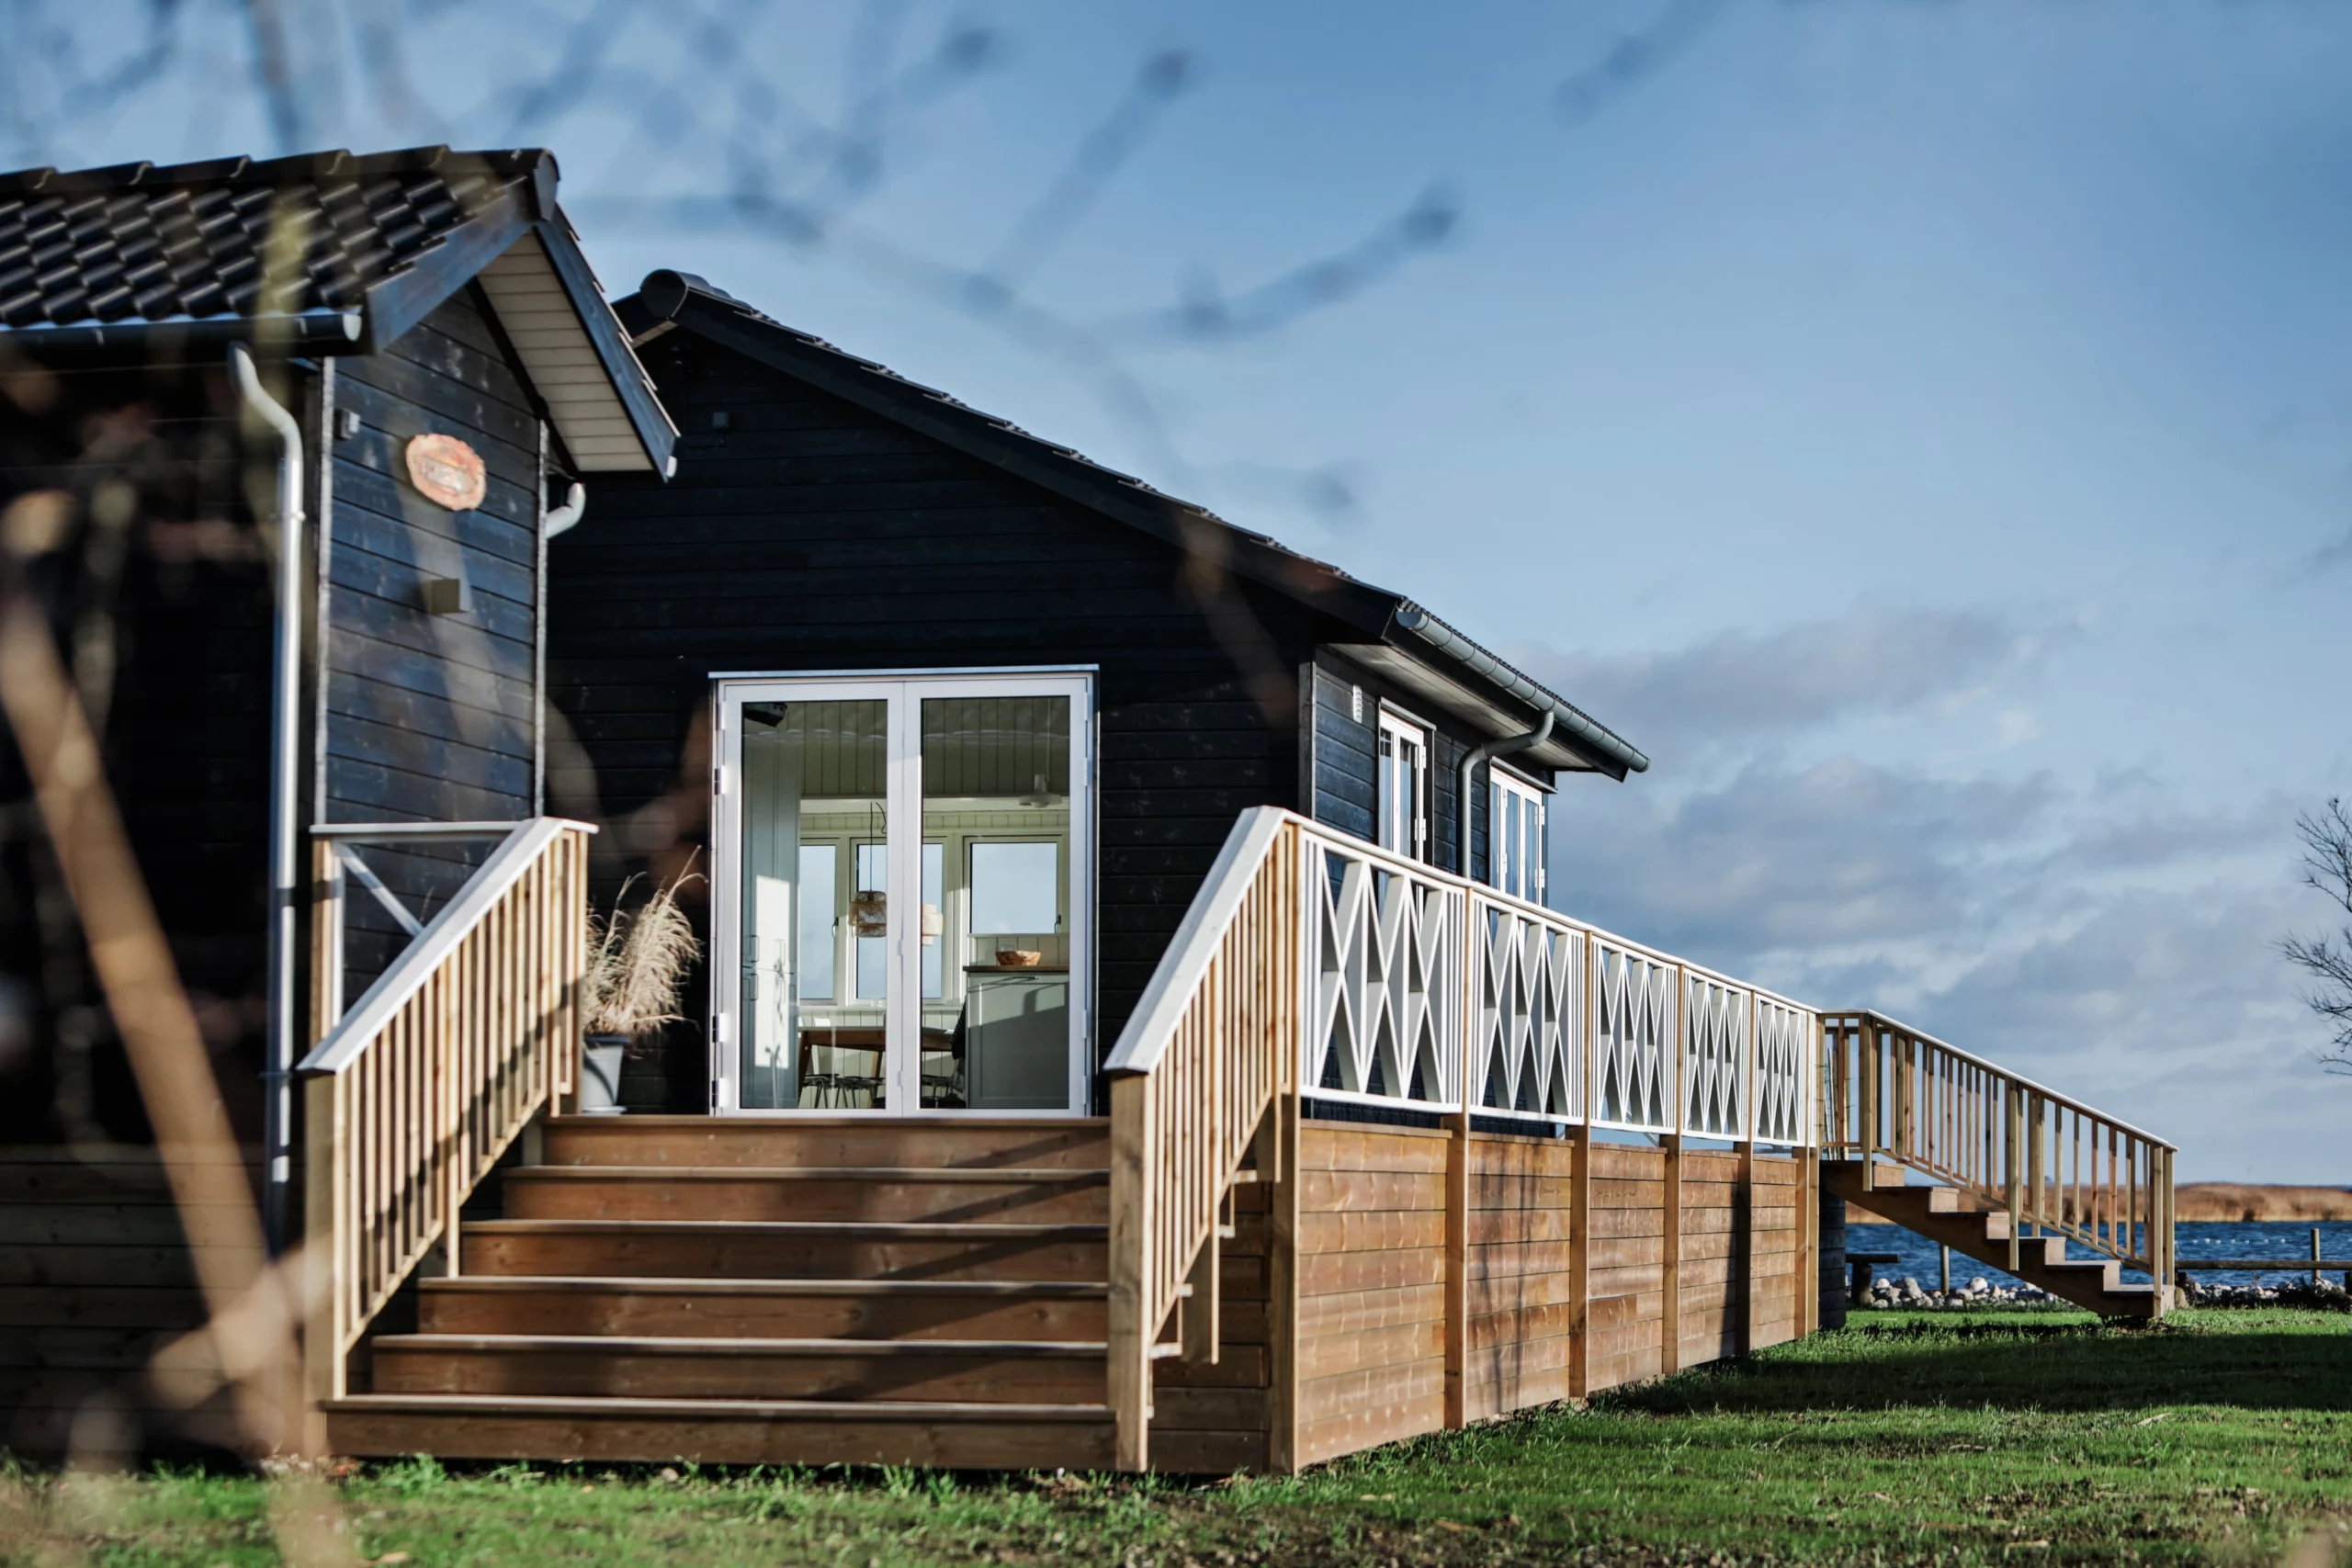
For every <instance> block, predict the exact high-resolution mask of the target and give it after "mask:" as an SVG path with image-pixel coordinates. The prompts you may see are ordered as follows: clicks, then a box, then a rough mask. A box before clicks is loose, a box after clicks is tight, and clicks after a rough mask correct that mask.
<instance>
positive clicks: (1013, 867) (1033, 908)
mask: <svg viewBox="0 0 2352 1568" xmlns="http://www.w3.org/2000/svg"><path fill="white" fill-rule="evenodd" d="M922 836H923V845H924V867H923V870H924V883H925V895H924V896H925V899H926V901H928V900H929V898H930V886H931V870H932V867H931V863H930V853H931V850H932V847H933V846H934V845H936V846H937V847H938V849H939V851H940V883H939V889H940V904H941V909H940V916H939V919H938V926H939V937H938V942H937V947H936V951H937V952H938V953H939V955H940V957H939V985H938V988H937V991H936V992H935V993H934V992H933V987H932V986H931V984H930V980H931V974H932V970H931V962H932V961H931V956H930V953H929V952H928V951H927V952H926V953H925V959H924V981H925V984H924V987H923V991H924V995H923V1003H922V1098H923V1103H924V1104H925V1105H936V1106H941V1107H957V1108H967V1109H971V1110H978V1111H1061V1110H1066V1109H1068V1108H1069V1060H1070V1021H1071V1011H1070V988H1069V987H1070V975H1069V951H1070V950H1069V908H1070V901H1069V870H1070V858H1069V845H1070V702H1069V698H1068V697H1011V696H1008V697H931V698H925V699H924V700H923V703H922Z"/></svg>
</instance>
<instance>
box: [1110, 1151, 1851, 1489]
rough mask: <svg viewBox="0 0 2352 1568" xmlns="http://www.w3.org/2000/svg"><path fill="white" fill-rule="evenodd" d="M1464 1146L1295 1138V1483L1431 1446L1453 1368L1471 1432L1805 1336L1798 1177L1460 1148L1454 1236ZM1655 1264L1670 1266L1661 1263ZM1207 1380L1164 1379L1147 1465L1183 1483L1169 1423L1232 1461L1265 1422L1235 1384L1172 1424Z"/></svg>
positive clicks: (1640, 1157) (1763, 1165)
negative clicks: (1671, 1206) (1392, 1445)
mask: <svg viewBox="0 0 2352 1568" xmlns="http://www.w3.org/2000/svg"><path fill="white" fill-rule="evenodd" d="M1462 1137H1463V1134H1461V1133H1460V1132H1458V1131H1451V1130H1449V1131H1424V1130H1420V1129H1416V1128H1398V1127H1379V1126H1363V1125H1359V1124H1354V1123H1345V1122H1306V1123H1304V1124H1303V1125H1302V1126H1301V1128H1300V1131H1299V1145H1298V1147H1299V1158H1298V1195H1297V1201H1298V1218H1297V1237H1298V1241H1297V1257H1296V1263H1295V1280H1296V1286H1295V1288H1296V1292H1297V1301H1296V1303H1295V1321H1296V1325H1297V1327H1296V1344H1295V1373H1296V1378H1297V1394H1296V1423H1297V1424H1296V1427H1295V1442H1294V1445H1293V1449H1292V1453H1293V1458H1294V1462H1295V1463H1296V1464H1299V1465H1305V1464H1312V1463H1315V1462H1317V1461H1322V1460H1329V1459H1333V1458H1337V1457H1338V1456H1340V1455H1341V1454H1346V1453H1351V1452H1353V1451H1355V1450H1360V1449H1365V1448H1370V1447H1372V1446H1374V1445H1375V1444H1379V1443H1385V1442H1392V1441H1395V1440H1397V1439H1398V1438H1408V1437H1412V1436H1415V1435H1417V1434H1419V1433H1422V1432H1430V1431H1436V1430H1439V1429H1441V1428H1442V1427H1444V1426H1446V1425H1447V1424H1448V1412H1447V1371H1448V1367H1449V1353H1450V1352H1451V1354H1452V1355H1453V1357H1455V1358H1458V1361H1459V1369H1460V1379H1459V1382H1460V1391H1459V1396H1458V1397H1459V1416H1458V1419H1461V1420H1464V1421H1478V1420H1490V1419H1494V1418H1497V1417H1499V1416H1507V1415H1509V1414H1510V1413H1511V1412H1513V1411H1516V1410H1524V1409H1527V1408H1530V1407H1531V1406H1534V1405H1540V1404H1551V1403H1553V1402H1555V1401H1558V1400H1563V1399H1568V1398H1573V1397H1577V1396H1580V1395H1582V1394H1586V1393H1596V1392H1598V1391H1600V1390H1601V1389H1606V1388H1610V1387H1613V1386H1616V1385H1618V1384H1621V1383H1627V1382H1634V1381H1637V1380H1639V1379H1642V1378H1647V1377H1653V1376H1656V1375H1657V1374H1658V1373H1659V1372H1660V1371H1672V1370H1676V1369H1679V1368H1681V1367H1689V1366H1693V1365H1697V1364H1699V1363H1701V1362H1704V1361H1711V1360H1717V1359H1724V1358H1726V1357H1732V1356H1737V1355H1740V1354H1743V1353H1745V1352H1746V1351H1747V1350H1751V1349H1757V1348H1763V1347H1765V1346H1768V1345H1776V1344H1780V1343H1782V1342H1784V1341H1786V1340H1789V1339H1792V1338H1794V1337H1797V1336H1798V1334H1800V1333H1801V1332H1802V1331H1803V1324H1804V1314H1803V1304H1804V1300H1803V1293H1802V1291H1801V1290H1800V1286H1801V1284H1802V1282H1803V1281H1804V1280H1807V1279H1809V1278H1810V1276H1811V1270H1810V1268H1809V1266H1808V1264H1807V1262H1806V1259H1805V1257H1804V1249H1805V1247H1807V1246H1808V1245H1809V1241H1808V1235H1807V1232H1806V1231H1805V1229H1804V1227H1803V1226H1802V1224H1800V1216H1801V1213H1802V1204H1801V1203H1800V1201H1799V1200H1800V1198H1801V1197H1802V1196H1803V1195H1804V1192H1805V1190H1806V1189H1805V1186H1804V1166H1803V1164H1802V1163H1801V1162H1800V1161H1798V1160H1796V1159H1794V1158H1792V1157H1790V1156H1786V1155H1776V1154H1764V1153H1757V1152H1753V1151H1747V1150H1724V1149H1715V1148H1703V1149H1702V1148H1688V1149H1683V1150H1679V1151H1669V1150H1668V1149H1662V1148H1656V1147H1645V1146H1641V1145H1628V1144H1614V1143H1599V1142H1596V1143H1593V1144H1591V1145H1589V1147H1579V1144H1578V1141H1577V1139H1575V1138H1568V1139H1555V1138H1530V1137H1514V1136H1510V1135H1505V1134H1487V1133H1475V1134H1468V1135H1467V1138H1466V1143H1465V1144H1464V1145H1462V1146H1464V1147H1465V1148H1466V1151H1467V1153H1466V1160H1465V1164H1466V1170H1464V1171H1461V1172H1458V1173H1457V1174H1456V1176H1455V1177H1454V1178H1453V1179H1456V1180H1459V1181H1461V1182H1462V1184H1463V1189H1462V1190H1466V1198H1459V1199H1457V1201H1458V1202H1459V1204H1460V1208H1459V1214H1460V1218H1459V1219H1458V1220H1453V1219H1452V1218H1450V1215H1449V1211H1448V1181H1449V1174H1448V1167H1449V1160H1450V1159H1452V1158H1453V1157H1454V1156H1455V1150H1456V1143H1455V1140H1456V1139H1458V1138H1462ZM1676 1161H1679V1170H1677V1169H1676V1168H1675V1166H1674V1164H1672V1163H1670V1162H1676ZM1588 1163H1589V1189H1590V1190H1589V1192H1585V1193H1581V1194H1580V1193H1579V1192H1578V1191H1577V1172H1578V1169H1579V1168H1580V1167H1582V1166H1585V1165H1587V1164H1588ZM1673 1190H1679V1194H1680V1205H1679V1213H1678V1214H1677V1215H1676V1216H1675V1219H1676V1223H1673V1224H1669V1221H1668V1213H1667V1209H1666V1203H1667V1195H1668V1192H1669V1191H1673ZM1580 1200H1581V1201H1580ZM1580 1216H1581V1217H1582V1224H1583V1231H1584V1234H1582V1235H1579V1234H1577V1227H1578V1224H1579V1217H1580ZM1457 1226H1458V1228H1459V1230H1460V1233H1461V1234H1460V1235H1458V1236H1457V1235H1453V1230H1454V1228H1455V1227H1457ZM1244 1234H1245V1235H1247V1234H1250V1232H1249V1230H1248V1228H1247V1227H1245V1230H1244ZM1259 1234H1264V1233H1263V1232H1262V1231H1261V1232H1260V1233H1259ZM1669 1242H1671V1243H1672V1244H1673V1245H1675V1247H1677V1256H1676V1257H1675V1258H1672V1259H1669V1258H1668V1250H1667V1249H1668V1245H1669ZM1454 1258H1459V1262H1458V1264H1457V1263H1454V1262H1453V1259H1454ZM1669 1263H1671V1265H1672V1266H1671V1267H1669ZM1230 1267H1231V1265H1230V1263H1228V1269H1230ZM1453 1268H1459V1269H1460V1270H1461V1275H1460V1278H1459V1280H1455V1279H1454V1278H1453V1274H1452V1269H1453ZM1579 1270H1581V1274H1582V1278H1583V1279H1584V1280H1585V1284H1586V1290H1585V1294H1584V1297H1583V1299H1581V1300H1580V1299H1579V1297H1578V1292H1577V1279H1578V1275H1579ZM1274 1273H1275V1274H1277V1275H1278V1274H1279V1273H1280V1270H1278V1269H1277V1270H1275V1271H1274ZM1230 1277H1231V1276H1230V1274H1229V1273H1228V1279H1230ZM1669 1286H1670V1287H1671V1288H1672V1289H1673V1291H1674V1292H1675V1300H1674V1303H1673V1304H1674V1307H1675V1309H1676V1310H1674V1311H1673V1312H1669V1311H1668V1298H1667V1292H1668V1289H1669ZM1227 1288H1228V1291H1231V1290H1232V1286H1231V1285H1228V1287H1227ZM1450 1299H1453V1300H1458V1301H1459V1303H1460V1306H1459V1308H1458V1310H1459V1311H1460V1312H1461V1314H1462V1322H1461V1325H1460V1326H1459V1328H1458V1329H1457V1328H1456V1327H1455V1325H1453V1323H1452V1322H1450V1321H1449V1300H1450ZM1278 1306H1279V1303H1269V1302H1266V1301H1264V1299H1263V1298H1261V1297H1251V1298H1249V1299H1247V1300H1246V1301H1238V1302H1237V1301H1229V1303H1228V1305H1227V1309H1226V1310H1227V1314H1228V1319H1227V1321H1228V1322H1229V1323H1231V1322H1234V1321H1235V1315H1236V1314H1237V1309H1238V1311H1239V1312H1240V1313H1244V1314H1246V1313H1247V1312H1248V1311H1249V1310H1250V1308H1252V1307H1262V1308H1263V1310H1264V1311H1265V1312H1266V1313H1267V1314H1268V1317H1267V1318H1266V1319H1265V1320H1266V1321H1278V1320H1279V1312H1278ZM1250 1321H1253V1322H1254V1321H1258V1320H1255V1319H1252V1320H1250ZM1669 1325H1671V1332H1672V1337H1673V1344H1672V1345H1671V1346H1670V1347H1669V1345H1668V1333H1669ZM1450 1334H1451V1335H1454V1336H1456V1337H1455V1338H1454V1340H1453V1343H1452V1344H1451V1345H1450V1343H1449V1335H1450ZM1228 1337H1229V1338H1238V1337H1239V1336H1236V1335H1233V1334H1231V1333H1229V1334H1228ZM1669 1350H1670V1351H1671V1354H1669ZM1218 1371H1220V1369H1215V1368H1182V1367H1180V1366H1179V1365H1178V1364H1177V1363H1174V1362H1165V1363H1162V1367H1161V1371H1160V1373H1159V1380H1158V1381H1159V1387H1160V1388H1161V1390H1162V1391H1163V1392H1162V1393H1160V1394H1159V1411H1160V1414H1159V1417H1158V1418H1156V1419H1155V1421H1154V1423H1153V1437H1152V1445H1153V1455H1154V1463H1155V1464H1156V1465H1158V1466H1160V1467H1163V1468H1179V1467H1178V1466H1177V1465H1176V1464H1175V1463H1174V1455H1173V1453H1171V1452H1170V1450H1169V1449H1168V1448H1167V1447H1166V1446H1165V1443H1164V1440H1163V1437H1162V1432H1163V1430H1164V1429H1165V1427H1167V1425H1168V1423H1169V1421H1170V1418H1171V1416H1172V1417H1173V1418H1174V1419H1177V1420H1181V1421H1182V1422H1183V1423H1184V1426H1183V1427H1182V1428H1181V1430H1182V1432H1184V1433H1186V1434H1191V1433H1196V1432H1198V1433H1205V1432H1206V1431H1207V1430H1209V1428H1210V1427H1211V1426H1212V1421H1211V1420H1210V1418H1209V1417H1210V1413H1211V1412H1212V1411H1214V1412H1215V1413H1216V1417H1217V1419H1218V1420H1221V1421H1226V1422H1228V1423H1229V1425H1227V1427H1224V1428H1223V1429H1224V1431H1225V1432H1226V1433H1227V1435H1228V1436H1229V1437H1230V1438H1232V1439H1233V1440H1234V1441H1235V1442H1236V1443H1237V1445H1238V1442H1239V1441H1240V1437H1241V1434H1242V1431H1243V1416H1244V1414H1245V1413H1247V1415H1248V1416H1250V1417H1252V1418H1254V1417H1256V1416H1258V1415H1259V1414H1261V1412H1262V1413H1267V1414H1272V1407H1271V1406H1270V1405H1268V1404H1263V1403H1252V1402H1251V1401H1252V1399H1261V1398H1262V1396H1261V1395H1259V1394H1255V1393H1249V1392H1248V1391H1245V1390H1244V1389H1243V1388H1242V1387H1241V1386H1240V1380H1239V1379H1238V1377H1237V1378H1236V1379H1234V1381H1233V1382H1231V1383H1229V1384H1228V1385H1227V1386H1228V1388H1229V1390H1230V1394H1229V1399H1230V1403H1227V1404H1210V1403H1207V1402H1206V1401H1204V1402H1203V1403H1201V1404H1190V1403H1187V1402H1188V1401H1191V1400H1194V1399H1200V1398H1201V1397H1202V1392H1203V1391H1204V1390H1205V1388H1206V1386H1207V1383H1208V1382H1209V1380H1210V1376H1211V1374H1215V1373H1217V1372H1218ZM1171 1385H1172V1387H1171ZM1171 1393H1177V1394H1178V1397H1177V1398H1176V1399H1175V1400H1174V1401H1173V1402H1171V1399H1170V1394H1171ZM1169 1438H1170V1439H1175V1440H1179V1441H1186V1440H1191V1439H1190V1438H1178V1434H1177V1433H1173V1432H1171V1433H1170V1434H1169Z"/></svg>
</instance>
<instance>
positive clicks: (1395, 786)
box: [1374, 708, 1430, 860]
mask: <svg viewBox="0 0 2352 1568" xmlns="http://www.w3.org/2000/svg"><path fill="white" fill-rule="evenodd" d="M1429 756H1430V741H1429V731H1428V730H1426V729H1423V728H1421V727H1420V726H1419V725H1418V724H1415V723H1414V722H1413V721H1412V720H1411V719H1408V718H1407V717H1405V716H1403V715H1402V714H1396V713H1391V712H1389V711H1388V710H1387V709H1386V708H1383V709H1381V711H1380V750H1379V754H1378V757H1377V759H1376V762H1377V777H1376V780H1375V782H1376V784H1377V785H1378V795H1379V798H1378V801H1377V804H1376V807H1375V810H1376V812H1377V815H1378V822H1377V824H1376V826H1377V829H1378V830H1377V831H1376V832H1375V833H1374V839H1375V840H1376V841H1377V842H1378V843H1379V845H1380V847H1381V848H1382V849H1384V850H1394V851H1395V852H1397V853H1398V854H1400V855H1410V856H1412V857H1413V858H1414V859H1415V860H1424V859H1427V858H1428V847H1429V798H1430V763H1429Z"/></svg>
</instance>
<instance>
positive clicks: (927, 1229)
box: [460, 1220, 1110, 1282]
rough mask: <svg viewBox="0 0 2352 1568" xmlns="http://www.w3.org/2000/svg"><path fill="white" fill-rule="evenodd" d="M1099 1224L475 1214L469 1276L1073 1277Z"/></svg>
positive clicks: (1104, 1255)
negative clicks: (489, 1217) (477, 1216)
mask: <svg viewBox="0 0 2352 1568" xmlns="http://www.w3.org/2000/svg"><path fill="white" fill-rule="evenodd" d="M1109 1231H1110V1227H1108V1226H1107V1225H1020V1224H978V1223H972V1224H918V1223H888V1224H884V1223H859V1224H826V1223H802V1222H794V1221H768V1220H760V1221H748V1220H479V1221H475V1222H472V1223H470V1224H468V1225H467V1226H466V1227H465V1232H464V1235H463V1236H462V1237H461V1242H460V1257H461V1258H462V1259H463V1262H464V1268H465V1271H466V1272H468V1273H470V1274H506V1275H515V1274H533V1275H562V1276H566V1277H570V1278H575V1279H613V1278H627V1279H663V1278H667V1279H680V1280H1086V1281H1096V1282H1099V1281H1101V1280H1107V1279H1108V1278H1109V1277H1110V1265H1109V1259H1108V1251H1109Z"/></svg>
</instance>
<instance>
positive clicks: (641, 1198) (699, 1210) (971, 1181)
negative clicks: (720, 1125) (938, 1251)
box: [505, 1165, 1111, 1224]
mask: <svg viewBox="0 0 2352 1568" xmlns="http://www.w3.org/2000/svg"><path fill="white" fill-rule="evenodd" d="M505 1205H506V1217H507V1218H508V1219H515V1220H573V1219H577V1220H929V1221H934V1222H943V1223H944V1222H947V1221H962V1220H991V1221H1013V1222H1019V1223H1022V1224H1105V1223H1107V1222H1108V1221H1109V1219H1110V1217H1111V1173H1110V1172H1109V1171H1107V1170H1069V1169H1056V1168H1052V1167H1046V1168H1036V1169H1021V1168H1004V1169H995V1170H991V1169H973V1168H951V1169H941V1168H922V1167H909V1166H857V1167H807V1168H769V1169H761V1168H754V1167H748V1166H744V1167H729V1166H674V1167H664V1166H613V1165H588V1166H527V1167H525V1168H520V1169H517V1170H512V1171H509V1172H508V1173H507V1174H506V1179H505Z"/></svg>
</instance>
